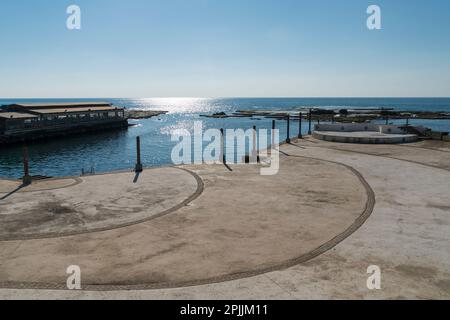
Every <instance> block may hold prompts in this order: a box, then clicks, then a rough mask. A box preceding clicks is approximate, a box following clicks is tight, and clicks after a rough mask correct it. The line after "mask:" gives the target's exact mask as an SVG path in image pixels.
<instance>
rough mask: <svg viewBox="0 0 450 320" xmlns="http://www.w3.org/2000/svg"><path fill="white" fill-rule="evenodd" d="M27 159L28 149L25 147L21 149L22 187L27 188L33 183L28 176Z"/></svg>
mask: <svg viewBox="0 0 450 320" xmlns="http://www.w3.org/2000/svg"><path fill="white" fill-rule="evenodd" d="M28 162H29V159H28V147H27V146H25V147H24V148H23V178H22V183H23V185H25V186H27V185H30V184H31V183H32V182H33V179H32V178H31V176H30V168H29V163H28Z"/></svg>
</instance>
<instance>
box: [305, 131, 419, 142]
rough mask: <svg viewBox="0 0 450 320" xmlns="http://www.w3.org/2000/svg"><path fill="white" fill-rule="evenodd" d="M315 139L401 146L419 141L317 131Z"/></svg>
mask: <svg viewBox="0 0 450 320" xmlns="http://www.w3.org/2000/svg"><path fill="white" fill-rule="evenodd" d="M313 137H314V138H316V139H319V140H323V141H329V142H340V143H361V144H399V143H411V142H416V141H417V140H419V137H418V136H416V135H411V134H408V135H392V136H389V135H386V136H379V137H375V136H373V137H369V136H368V137H358V136H354V137H352V136H344V135H339V132H336V133H335V134H333V132H324V131H315V132H314V133H313Z"/></svg>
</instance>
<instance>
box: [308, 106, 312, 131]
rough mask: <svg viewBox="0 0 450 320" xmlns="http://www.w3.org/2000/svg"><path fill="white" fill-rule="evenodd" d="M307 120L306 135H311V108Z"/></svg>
mask: <svg viewBox="0 0 450 320" xmlns="http://www.w3.org/2000/svg"><path fill="white" fill-rule="evenodd" d="M308 120H309V128H308V135H311V133H312V131H311V126H312V109H309V115H308Z"/></svg>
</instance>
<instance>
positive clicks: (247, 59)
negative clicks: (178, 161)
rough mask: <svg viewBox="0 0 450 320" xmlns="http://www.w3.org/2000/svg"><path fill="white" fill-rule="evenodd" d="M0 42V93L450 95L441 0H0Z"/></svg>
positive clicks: (447, 32)
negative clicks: (377, 11)
mask: <svg viewBox="0 0 450 320" xmlns="http://www.w3.org/2000/svg"><path fill="white" fill-rule="evenodd" d="M71 4H76V5H79V6H80V7H81V13H82V29H81V30H79V31H69V30H68V29H67V28H66V19H67V17H68V15H67V14H66V9H67V7H68V6H69V5H71ZM370 4H377V5H379V6H380V7H381V10H382V30H376V31H369V30H368V29H367V27H366V19H367V17H368V15H367V14H366V9H367V7H368V6H369V5H370ZM0 44H1V47H0V98H22V97H33V98H39V97H45V98H50V97H70V98H77V97H105V98H106V97H107V98H113V97H323V96H332V97H341V96H344V97H345V96H360V97H361V96H366V97H375V96H400V97H410V96H413V97H418V96H440V97H444V96H445V97H448V96H450V1H448V0H428V1H427V0H372V1H366V0H341V1H336V0H71V1H66V0H57V1H56V0H1V2H0Z"/></svg>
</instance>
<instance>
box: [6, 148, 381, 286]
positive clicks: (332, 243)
mask: <svg viewBox="0 0 450 320" xmlns="http://www.w3.org/2000/svg"><path fill="white" fill-rule="evenodd" d="M292 157H296V158H305V159H312V160H317V161H322V162H328V163H333V164H337V165H340V166H343V167H345V168H346V169H348V170H350V171H351V172H352V173H353V174H354V175H356V177H357V178H358V180H359V181H360V182H361V184H362V185H363V187H364V188H365V190H366V195H367V201H366V204H365V206H364V210H363V212H362V213H361V215H360V216H359V217H358V218H357V219H356V220H355V221H354V222H353V223H352V224H351V225H350V226H349V227H348V228H347V229H346V230H345V231H343V232H342V233H340V234H338V235H337V236H335V237H334V238H333V239H331V240H329V241H328V242H326V243H324V244H322V245H321V246H320V247H318V248H316V249H314V250H312V251H310V252H308V253H306V254H304V255H301V256H299V257H297V258H293V259H290V260H287V261H284V262H281V263H277V264H274V265H272V266H270V267H265V268H260V269H255V270H251V271H245V272H239V273H233V274H228V275H224V276H218V277H212V278H208V279H203V280H197V281H186V282H166V283H160V284H139V285H134V284H131V285H130V284H123V285H84V286H83V284H82V287H83V290H84V291H122V290H155V289H174V288H184V287H193V286H200V285H209V284H217V283H223V282H228V281H234V280H239V279H244V278H250V277H255V276H259V275H262V274H265V273H269V272H274V271H280V270H285V269H288V268H291V267H293V266H296V265H299V264H301V263H305V262H307V261H310V260H312V259H314V258H316V257H318V256H320V255H322V254H324V253H326V252H327V251H329V250H331V249H333V248H334V247H336V246H337V245H338V244H340V243H341V242H342V241H344V240H345V239H346V238H348V237H349V236H351V235H352V234H353V233H354V232H356V231H357V230H358V229H359V228H361V226H362V225H363V224H364V223H365V222H366V221H367V220H368V219H369V217H370V216H371V215H372V212H373V209H374V207H375V202H376V200H375V193H374V191H373V190H372V188H371V187H370V185H369V183H368V182H367V181H366V180H365V179H364V177H363V175H362V174H361V173H360V172H359V171H357V170H356V169H354V168H353V167H350V166H348V165H346V164H343V163H339V162H335V161H330V160H325V159H319V158H313V157H305V156H292ZM0 288H4V289H38V290H67V287H66V286H65V284H60V283H48V284H45V283H18V282H3V283H0Z"/></svg>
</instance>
